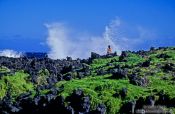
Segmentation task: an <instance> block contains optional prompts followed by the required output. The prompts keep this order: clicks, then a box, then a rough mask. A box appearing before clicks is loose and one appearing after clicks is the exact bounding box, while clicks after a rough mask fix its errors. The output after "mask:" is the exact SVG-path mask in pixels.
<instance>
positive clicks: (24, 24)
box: [0, 0, 175, 52]
mask: <svg viewBox="0 0 175 114" xmlns="http://www.w3.org/2000/svg"><path fill="white" fill-rule="evenodd" d="M116 17H117V18H120V20H121V21H122V22H124V24H125V27H124V28H123V29H126V28H130V30H129V31H126V30H123V31H124V33H123V34H125V36H128V40H129V41H132V38H133V37H129V35H128V34H132V35H131V36H134V35H133V34H135V33H136V31H137V30H135V31H134V29H135V28H136V27H141V28H143V29H144V30H145V31H146V33H148V34H146V36H149V38H148V39H146V38H144V39H143V41H142V43H141V45H137V46H135V47H134V48H132V49H147V48H149V46H151V45H152V46H174V45H175V0H0V50H3V49H13V50H17V51H45V52H47V51H49V47H48V45H45V44H44V43H45V42H46V38H47V36H48V29H47V27H45V26H44V24H46V23H54V22H61V23H66V25H67V26H69V29H73V31H76V32H77V31H78V32H77V34H78V33H81V32H82V33H87V34H91V35H95V36H99V35H101V34H102V33H103V32H104V29H105V26H106V25H108V24H109V23H110V21H111V20H113V19H114V18H116ZM132 27H133V28H132ZM132 29H133V30H132ZM132 31H133V33H132ZM150 33H151V34H150ZM152 34H153V35H152ZM134 37H137V35H135V36H134ZM82 39H83V37H82ZM72 40H76V38H75V39H74V37H73V38H72ZM128 49H130V48H128Z"/></svg>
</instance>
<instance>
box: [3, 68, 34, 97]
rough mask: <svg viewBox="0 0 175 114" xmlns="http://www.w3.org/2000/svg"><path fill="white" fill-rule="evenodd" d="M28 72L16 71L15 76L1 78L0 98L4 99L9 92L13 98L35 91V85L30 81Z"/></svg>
mask: <svg viewBox="0 0 175 114" xmlns="http://www.w3.org/2000/svg"><path fill="white" fill-rule="evenodd" d="M28 76H29V75H28V74H25V73H23V72H22V71H21V72H16V73H15V75H13V76H4V77H2V79H1V80H0V99H2V98H3V97H4V96H5V95H6V93H7V92H10V95H11V97H12V98H13V99H15V98H16V97H17V96H19V95H20V94H22V93H26V92H29V91H34V86H33V84H32V83H31V82H29V81H28Z"/></svg>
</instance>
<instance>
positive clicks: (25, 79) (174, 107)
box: [0, 47, 175, 114]
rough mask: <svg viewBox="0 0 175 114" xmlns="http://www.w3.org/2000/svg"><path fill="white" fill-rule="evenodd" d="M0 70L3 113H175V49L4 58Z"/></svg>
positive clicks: (1, 107)
mask: <svg viewBox="0 0 175 114" xmlns="http://www.w3.org/2000/svg"><path fill="white" fill-rule="evenodd" d="M16 61H17V62H16ZM0 65H1V68H0V72H1V76H0V99H1V101H0V112H1V113H3V114H6V113H29V112H30V113H35V114H39V113H45V114H48V113H80V112H81V113H92V114H93V113H94V114H96V113H100V114H101V113H106V114H115V113H139V111H141V110H145V111H146V113H151V111H152V113H153V112H155V111H161V112H175V91H174V90H175V48H174V47H166V48H158V49H153V48H151V50H150V51H138V52H130V51H124V52H122V54H121V56H117V55H116V54H112V55H104V56H100V55H98V54H95V53H92V56H91V58H89V59H87V60H79V59H78V60H72V59H71V58H69V57H68V58H67V60H51V59H48V58H44V59H36V58H35V59H28V58H19V59H12V58H4V57H1V58H0ZM14 72H16V73H14Z"/></svg>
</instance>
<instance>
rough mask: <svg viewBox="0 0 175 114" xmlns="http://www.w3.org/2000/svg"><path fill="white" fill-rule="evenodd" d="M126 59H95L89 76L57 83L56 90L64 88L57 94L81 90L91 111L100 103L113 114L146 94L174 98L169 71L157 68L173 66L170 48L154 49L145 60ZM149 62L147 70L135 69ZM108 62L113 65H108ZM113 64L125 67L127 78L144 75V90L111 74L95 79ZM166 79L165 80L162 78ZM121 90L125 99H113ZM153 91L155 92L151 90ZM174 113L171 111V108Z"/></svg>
mask: <svg viewBox="0 0 175 114" xmlns="http://www.w3.org/2000/svg"><path fill="white" fill-rule="evenodd" d="M127 54H128V56H127V57H125V58H124V60H125V61H126V62H119V57H118V56H116V57H113V58H107V59H104V58H102V59H94V60H93V62H92V64H91V65H90V66H91V70H92V72H93V74H92V76H89V77H87V78H83V79H81V80H78V79H74V80H71V81H61V82H58V83H57V84H56V86H57V87H61V86H64V91H62V92H61V93H60V94H59V95H62V96H63V97H65V98H66V97H68V96H69V95H70V94H71V93H72V92H73V90H75V89H78V88H79V89H82V90H83V91H84V92H85V94H86V95H89V96H90V98H91V109H95V108H96V106H97V105H98V104H100V103H103V104H105V105H106V107H107V113H108V114H115V113H117V112H118V111H119V109H120V108H121V106H122V105H123V104H124V103H126V102H128V101H132V100H137V99H138V98H139V97H143V98H146V97H147V96H149V95H155V96H156V94H157V93H158V92H161V91H163V92H164V93H165V94H167V95H169V96H170V98H175V91H174V90H175V85H174V83H172V81H171V79H172V72H168V73H167V72H166V73H165V72H164V71H163V70H162V68H161V67H157V66H158V65H159V64H161V66H164V65H165V64H166V63H175V59H174V57H175V51H174V50H172V48H169V49H167V50H166V51H164V50H154V51H152V52H147V53H146V55H145V56H144V57H141V56H140V55H138V54H134V53H131V52H127ZM160 54H166V55H168V56H167V57H169V58H167V59H164V58H158V55H160ZM147 60H150V66H149V67H140V66H137V65H139V64H142V63H143V62H145V61H147ZM108 63H111V64H112V66H108V65H107V64H108ZM115 65H119V66H121V67H124V66H128V75H129V74H132V73H135V72H137V74H138V75H139V76H147V77H148V79H149V84H148V86H147V87H141V86H136V85H133V84H130V82H129V80H128V79H118V80H117V79H111V78H110V77H111V74H107V75H103V76H96V70H98V69H106V70H107V69H109V68H114V67H115ZM164 76H167V77H168V79H167V80H163V79H162V78H163V77H164ZM122 88H127V90H128V92H127V97H126V98H124V99H122V98H121V97H120V96H119V97H115V96H114V95H115V93H118V92H119V91H120V90H121V89H122ZM154 90H156V91H154ZM173 111H174V108H173Z"/></svg>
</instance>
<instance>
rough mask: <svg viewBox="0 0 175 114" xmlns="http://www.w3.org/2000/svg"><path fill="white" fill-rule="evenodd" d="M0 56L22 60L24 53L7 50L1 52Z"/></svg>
mask: <svg viewBox="0 0 175 114" xmlns="http://www.w3.org/2000/svg"><path fill="white" fill-rule="evenodd" d="M0 56H5V57H13V58H20V57H21V56H22V53H20V52H16V51H14V50H10V49H5V50H3V51H0Z"/></svg>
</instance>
